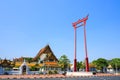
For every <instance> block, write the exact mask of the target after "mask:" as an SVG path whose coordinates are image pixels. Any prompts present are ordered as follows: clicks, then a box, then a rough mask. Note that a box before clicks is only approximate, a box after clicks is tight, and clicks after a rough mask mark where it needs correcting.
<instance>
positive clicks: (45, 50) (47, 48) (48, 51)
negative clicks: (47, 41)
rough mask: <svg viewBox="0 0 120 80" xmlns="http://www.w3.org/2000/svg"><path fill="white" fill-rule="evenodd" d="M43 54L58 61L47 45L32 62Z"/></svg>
mask: <svg viewBox="0 0 120 80" xmlns="http://www.w3.org/2000/svg"><path fill="white" fill-rule="evenodd" d="M43 54H47V55H50V57H53V58H54V59H55V60H56V61H58V59H57V58H56V56H55V55H54V54H53V52H52V50H51V48H50V46H49V45H46V46H45V47H44V48H42V49H41V50H40V51H39V52H38V54H37V55H36V56H35V57H34V58H33V61H36V60H38V59H39V58H40V56H42V55H43Z"/></svg>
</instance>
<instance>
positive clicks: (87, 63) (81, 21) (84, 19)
mask: <svg viewBox="0 0 120 80" xmlns="http://www.w3.org/2000/svg"><path fill="white" fill-rule="evenodd" d="M87 19H88V15H87V16H86V17H85V18H83V19H79V20H78V21H77V22H74V23H72V25H73V27H74V30H75V35H74V36H75V41H74V50H75V52H74V72H76V70H77V69H76V67H77V66H76V64H77V59H76V49H77V48H76V43H77V39H76V38H77V36H76V29H77V28H78V27H80V26H84V47H85V55H86V57H85V62H86V72H89V61H88V53H87V42H86V20H87ZM80 23H82V24H81V25H80V26H77V25H78V24H80Z"/></svg>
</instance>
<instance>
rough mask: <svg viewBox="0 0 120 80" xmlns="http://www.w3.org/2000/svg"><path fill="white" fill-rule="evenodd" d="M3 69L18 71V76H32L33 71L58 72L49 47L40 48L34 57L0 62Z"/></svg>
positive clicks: (56, 63)
mask: <svg viewBox="0 0 120 80" xmlns="http://www.w3.org/2000/svg"><path fill="white" fill-rule="evenodd" d="M0 65H1V66H2V67H3V68H5V69H8V68H9V69H12V70H15V71H19V72H18V74H33V73H36V72H35V71H39V72H48V71H49V70H57V71H58V70H60V66H59V64H58V59H57V58H56V56H55V55H54V53H53V51H52V50H51V48H50V46H49V45H46V46H45V47H44V48H42V49H41V50H40V51H39V52H38V53H37V55H36V56H35V57H20V58H15V59H13V61H7V60H6V59H5V60H3V61H1V62H0Z"/></svg>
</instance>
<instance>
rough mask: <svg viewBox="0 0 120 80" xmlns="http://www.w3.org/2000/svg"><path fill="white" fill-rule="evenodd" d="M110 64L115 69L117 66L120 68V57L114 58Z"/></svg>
mask: <svg viewBox="0 0 120 80" xmlns="http://www.w3.org/2000/svg"><path fill="white" fill-rule="evenodd" d="M110 65H111V66H112V67H113V68H114V69H115V68H116V67H117V68H118V69H120V58H113V59H112V60H111V61H110Z"/></svg>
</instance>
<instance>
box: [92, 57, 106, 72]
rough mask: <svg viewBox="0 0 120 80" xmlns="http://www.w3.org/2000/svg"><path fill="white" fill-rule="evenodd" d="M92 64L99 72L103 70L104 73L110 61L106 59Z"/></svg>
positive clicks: (100, 59)
mask: <svg viewBox="0 0 120 80" xmlns="http://www.w3.org/2000/svg"><path fill="white" fill-rule="evenodd" d="M92 63H93V64H94V65H95V66H96V68H97V69H98V70H101V72H103V69H104V68H106V67H107V66H108V61H107V60H106V59H104V58H99V59H97V60H94V61H93V62H92Z"/></svg>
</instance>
